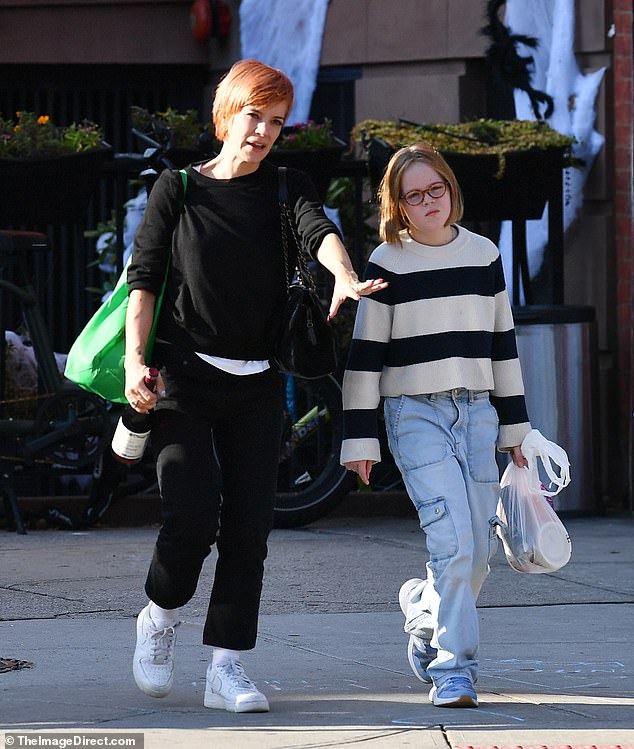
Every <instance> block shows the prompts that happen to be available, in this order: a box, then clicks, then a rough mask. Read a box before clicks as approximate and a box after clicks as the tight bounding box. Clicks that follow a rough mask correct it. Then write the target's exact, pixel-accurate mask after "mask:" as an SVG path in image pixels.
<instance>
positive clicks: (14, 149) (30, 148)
mask: <svg viewBox="0 0 634 749" xmlns="http://www.w3.org/2000/svg"><path fill="white" fill-rule="evenodd" d="M16 117H17V121H14V120H5V119H3V118H2V117H0V157H2V158H15V159H39V158H49V157H51V156H63V155H65V154H70V153H79V152H82V151H92V150H95V149H99V148H102V147H103V145H104V144H103V133H102V131H101V128H100V127H99V126H98V125H96V124H95V123H94V122H90V121H89V120H84V121H83V122H82V123H80V124H78V123H76V122H73V123H72V124H71V125H69V126H67V127H58V126H57V125H55V123H54V122H53V121H52V120H51V118H50V117H49V116H48V115H46V114H45V115H38V114H35V113H33V112H16Z"/></svg>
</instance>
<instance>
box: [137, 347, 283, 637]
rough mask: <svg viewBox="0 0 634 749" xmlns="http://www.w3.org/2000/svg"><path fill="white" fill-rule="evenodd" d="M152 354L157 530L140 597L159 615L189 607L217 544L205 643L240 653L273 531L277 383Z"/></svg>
mask: <svg viewBox="0 0 634 749" xmlns="http://www.w3.org/2000/svg"><path fill="white" fill-rule="evenodd" d="M164 349H166V350H164ZM157 355H160V356H161V358H162V361H163V362H164V364H163V366H162V375H163V379H164V382H165V385H166V390H167V397H166V398H165V399H162V400H161V403H160V405H159V406H158V407H157V410H156V413H155V421H154V425H153V428H152V443H153V445H154V450H155V454H156V463H157V473H158V480H159V487H160V491H161V499H162V516H163V525H162V527H161V530H160V532H159V536H158V540H157V542H156V548H155V551H154V557H153V559H152V563H151V565H150V570H149V572H148V577H147V581H146V586H145V590H146V593H147V595H148V597H149V598H150V600H151V601H153V602H154V603H156V604H157V605H158V606H161V607H163V608H168V609H172V608H177V607H179V606H182V605H183V604H185V603H187V601H189V600H190V599H191V598H192V596H193V595H194V592H195V590H196V586H197V583H198V578H199V576H200V571H201V568H202V564H203V561H204V559H205V557H207V555H208V554H209V553H210V551H211V547H212V545H213V544H214V542H216V543H217V548H218V561H217V564H216V571H215V577H214V583H213V588H212V591H211V597H210V601H209V609H208V612H207V620H206V622H205V627H204V631H203V643H204V644H206V645H215V646H217V647H223V648H231V649H233V650H248V649H250V648H253V647H254V646H255V640H256V635H257V623H258V613H259V607H260V594H261V590H262V578H263V574H264V560H265V558H266V555H267V538H268V535H269V532H270V530H271V528H272V525H273V505H274V501H275V490H276V484H277V466H278V458H279V449H280V441H281V430H282V388H281V382H280V375H279V373H278V372H276V371H274V370H267V371H266V372H263V373H261V374H254V375H245V376H241V375H230V374H227V373H226V372H223V371H221V370H218V369H216V368H215V367H212V366H211V365H209V364H207V363H206V362H203V361H202V360H201V359H200V358H199V357H198V356H196V355H195V354H189V353H187V354H183V353H182V352H176V351H174V350H173V349H167V347H161V348H160V349H158V350H157ZM214 449H215V454H216V456H217V459H218V462H217V463H216V461H215V460H214Z"/></svg>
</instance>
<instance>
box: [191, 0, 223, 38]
mask: <svg viewBox="0 0 634 749" xmlns="http://www.w3.org/2000/svg"><path fill="white" fill-rule="evenodd" d="M189 17H190V21H191V28H192V36H193V37H194V39H195V40H196V41H197V42H201V43H204V42H206V41H209V38H210V37H211V36H215V37H217V38H219V39H224V38H225V37H226V36H227V35H228V34H229V27H230V26H231V10H230V9H229V6H228V5H227V3H226V2H224V0H194V2H193V4H192V7H191V11H190V16H189Z"/></svg>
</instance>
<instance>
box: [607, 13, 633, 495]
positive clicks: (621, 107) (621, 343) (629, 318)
mask: <svg viewBox="0 0 634 749" xmlns="http://www.w3.org/2000/svg"><path fill="white" fill-rule="evenodd" d="M632 6H633V0H613V3H612V8H613V18H612V20H613V23H614V27H615V32H616V33H615V35H614V39H613V43H614V46H613V56H614V57H613V60H614V73H613V75H614V119H613V122H614V130H613V139H614V140H613V142H614V149H613V150H614V172H613V174H614V223H615V247H616V259H617V289H616V296H617V300H616V303H617V325H618V352H619V354H618V369H619V391H620V392H619V396H620V404H621V408H620V413H621V414H622V417H623V418H622V420H621V428H622V430H623V431H622V437H623V444H628V434H629V426H630V419H631V415H632V408H633V395H634V387H633V383H632V375H633V374H634V373H633V370H632V359H633V357H634V253H633V249H634V248H633V236H632V177H633V173H632V126H633V123H634V118H633V114H634V104H633V101H632V97H633V95H634V91H633V87H632V53H633V50H632V41H633V38H632V20H633V18H632ZM632 447H633V446H632V445H631V444H630V450H631V449H632ZM630 501H631V498H630Z"/></svg>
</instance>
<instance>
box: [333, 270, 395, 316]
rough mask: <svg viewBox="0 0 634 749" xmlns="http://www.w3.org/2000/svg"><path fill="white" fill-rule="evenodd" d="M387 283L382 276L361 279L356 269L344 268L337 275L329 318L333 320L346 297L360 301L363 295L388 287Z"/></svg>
mask: <svg viewBox="0 0 634 749" xmlns="http://www.w3.org/2000/svg"><path fill="white" fill-rule="evenodd" d="M387 285H388V284H387V281H384V280H383V279H382V278H372V279H370V280H368V281H359V278H358V276H357V274H356V273H355V272H354V271H349V270H344V271H343V272H342V273H340V274H339V275H337V276H335V288H334V291H333V293H332V302H331V303H330V311H329V312H328V319H329V320H332V318H333V317H334V316H335V315H336V314H337V312H338V311H339V307H341V305H342V304H343V302H345V300H346V299H354V300H355V301H357V302H358V301H359V299H360V298H361V297H362V296H368V295H369V294H374V292H375V291H380V290H381V289H385V288H387Z"/></svg>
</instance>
